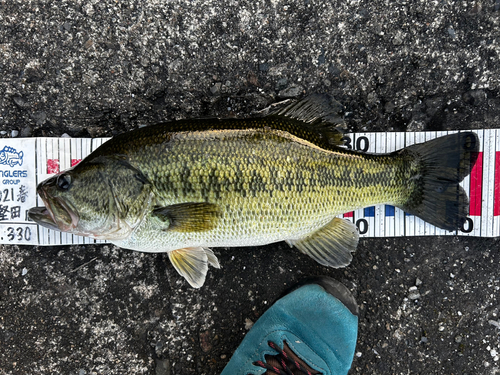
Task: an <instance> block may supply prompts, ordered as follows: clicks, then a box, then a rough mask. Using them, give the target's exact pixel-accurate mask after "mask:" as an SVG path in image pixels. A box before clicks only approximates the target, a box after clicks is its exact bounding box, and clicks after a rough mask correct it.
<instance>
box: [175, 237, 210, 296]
mask: <svg viewBox="0 0 500 375" xmlns="http://www.w3.org/2000/svg"><path fill="white" fill-rule="evenodd" d="M168 257H169V259H170V261H171V262H172V265H173V266H174V268H175V269H176V271H177V272H179V274H180V275H181V276H182V277H184V278H185V279H186V280H187V282H188V283H189V285H191V286H192V287H193V288H201V287H202V286H203V284H204V283H205V279H206V277H207V272H208V265H211V266H212V267H215V268H220V264H219V261H218V259H217V257H216V256H215V254H214V253H213V251H212V250H210V249H208V248H204V247H189V248H185V249H178V250H173V251H170V252H169V253H168Z"/></svg>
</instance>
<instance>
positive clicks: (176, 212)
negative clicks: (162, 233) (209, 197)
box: [153, 202, 220, 232]
mask: <svg viewBox="0 0 500 375" xmlns="http://www.w3.org/2000/svg"><path fill="white" fill-rule="evenodd" d="M153 216H156V217H158V218H159V219H160V220H161V221H163V222H165V223H166V224H167V225H168V227H167V228H166V229H165V230H172V231H176V232H204V231H207V230H211V229H213V228H214V227H215V226H216V225H217V222H218V219H219V217H220V208H219V206H218V205H216V204H213V203H205V202H189V203H179V204H173V205H170V206H166V207H156V208H155V209H154V210H153Z"/></svg>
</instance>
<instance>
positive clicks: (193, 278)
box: [29, 95, 479, 288]
mask: <svg viewBox="0 0 500 375" xmlns="http://www.w3.org/2000/svg"><path fill="white" fill-rule="evenodd" d="M332 103H337V102H335V100H334V99H333V98H331V97H327V96H325V95H310V96H308V97H306V98H304V99H302V100H299V101H296V102H293V103H291V104H288V105H287V106H286V107H285V108H282V109H277V110H274V111H271V112H270V113H268V114H267V115H262V116H255V117H250V118H243V119H236V118H230V119H185V120H177V121H172V122H168V123H161V124H157V125H152V126H147V127H142V128H138V129H135V130H132V131H130V132H125V133H122V134H119V135H117V136H115V137H113V138H112V139H111V140H109V141H107V142H105V143H103V144H102V145H101V146H100V147H99V148H97V149H96V150H95V151H93V152H92V153H91V154H89V155H88V156H87V157H86V158H85V159H84V160H82V161H81V162H80V163H79V164H77V165H76V166H74V167H72V168H70V169H68V170H66V171H63V172H61V173H59V174H57V175H54V176H52V177H50V178H48V179H47V180H45V181H43V182H41V183H40V184H39V185H38V187H37V193H38V194H39V196H40V197H41V199H42V200H43V202H44V205H45V206H44V207H33V208H31V209H30V210H29V217H30V218H31V219H32V220H34V221H35V222H37V223H38V224H39V225H41V226H44V227H47V228H50V229H55V230H59V231H63V232H68V233H72V234H77V235H81V236H87V237H91V238H95V239H100V240H107V241H109V242H111V243H113V244H115V245H117V246H119V247H121V248H125V249H131V250H136V251H142V252H150V253H159V252H166V253H168V258H169V259H170V261H171V263H172V265H173V267H174V268H175V269H176V270H177V271H178V273H179V274H180V275H182V276H183V277H184V278H185V279H186V280H187V282H188V283H189V284H190V285H191V286H192V287H194V288H200V287H201V286H202V285H203V284H204V282H205V279H206V275H207V272H208V268H209V266H213V267H216V268H220V264H219V261H218V259H217V257H216V255H215V254H214V252H213V251H212V250H211V249H212V248H214V247H222V248H228V247H245V246H260V245H267V244H271V243H275V242H279V241H286V243H288V244H289V245H290V246H291V247H295V248H297V249H298V250H299V251H300V252H302V253H304V254H307V255H308V256H310V257H311V258H313V259H314V260H316V261H317V262H318V263H320V264H321V265H324V266H329V267H334V268H338V267H345V266H347V265H349V263H351V261H352V258H353V253H354V252H355V250H356V247H357V245H358V241H359V233H358V230H357V228H356V226H355V225H354V224H353V223H352V222H350V221H349V220H346V219H343V218H340V217H338V216H339V215H340V214H342V213H345V212H350V211H352V210H355V209H359V208H363V207H368V206H372V205H377V204H391V205H394V206H396V207H399V208H401V209H403V210H404V211H405V212H407V213H409V214H414V215H416V216H418V217H420V218H422V219H423V220H425V221H426V222H428V223H430V224H433V225H435V226H436V227H439V228H443V229H445V230H449V231H452V230H457V229H458V228H460V226H461V225H462V224H463V223H464V221H465V220H466V217H467V215H468V207H469V203H468V197H467V194H466V192H465V191H464V189H463V188H462V187H461V186H460V185H459V183H460V182H461V181H462V180H463V179H464V178H465V177H466V176H467V175H468V174H469V173H470V172H471V169H472V167H473V165H474V163H475V161H476V158H477V152H478V147H479V140H478V136H477V135H476V134H475V133H474V132H470V131H464V132H457V133H455V134H450V135H447V136H443V137H440V138H436V139H433V140H430V141H428V142H424V143H420V144H414V145H411V146H409V147H406V148H403V149H401V150H398V151H395V152H391V153H386V154H370V153H363V152H359V151H354V150H352V149H348V148H346V147H345V144H344V141H343V137H342V133H341V132H339V131H338V129H337V127H336V126H335V125H336V124H335V121H332V118H334V117H335V113H336V111H337V109H332V108H334V107H335V106H333V105H332Z"/></svg>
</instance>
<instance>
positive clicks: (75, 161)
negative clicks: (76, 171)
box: [71, 159, 82, 167]
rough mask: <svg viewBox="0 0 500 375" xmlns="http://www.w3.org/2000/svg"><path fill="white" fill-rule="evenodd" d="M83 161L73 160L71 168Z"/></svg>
mask: <svg viewBox="0 0 500 375" xmlns="http://www.w3.org/2000/svg"><path fill="white" fill-rule="evenodd" d="M81 161H82V159H71V166H72V167H74V166H75V165H77V164H78V163H79V162H81Z"/></svg>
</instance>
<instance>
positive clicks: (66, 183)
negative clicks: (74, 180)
mask: <svg viewBox="0 0 500 375" xmlns="http://www.w3.org/2000/svg"><path fill="white" fill-rule="evenodd" d="M56 184H57V187H58V188H59V189H61V190H68V189H69V188H70V186H71V176H70V175H68V174H61V175H59V176H57V180H56Z"/></svg>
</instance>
